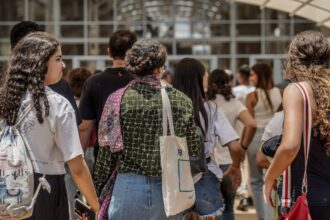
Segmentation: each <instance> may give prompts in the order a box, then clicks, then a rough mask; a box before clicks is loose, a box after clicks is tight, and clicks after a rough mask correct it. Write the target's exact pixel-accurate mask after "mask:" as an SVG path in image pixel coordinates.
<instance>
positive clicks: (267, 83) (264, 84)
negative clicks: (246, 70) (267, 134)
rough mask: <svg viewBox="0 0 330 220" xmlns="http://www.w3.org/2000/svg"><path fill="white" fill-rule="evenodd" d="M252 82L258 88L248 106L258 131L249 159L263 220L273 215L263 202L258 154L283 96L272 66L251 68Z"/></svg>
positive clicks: (258, 207)
mask: <svg viewBox="0 0 330 220" xmlns="http://www.w3.org/2000/svg"><path fill="white" fill-rule="evenodd" d="M250 81H251V82H252V84H253V85H254V86H255V87H256V90H255V91H254V92H251V93H249V94H248V95H247V97H246V106H247V108H248V110H249V111H250V113H251V114H252V116H253V117H254V118H255V120H256V123H257V131H256V133H255V135H254V138H253V141H252V143H251V144H250V146H249V148H248V150H247V157H248V163H249V170H250V185H251V189H252V196H253V200H254V204H255V207H256V211H257V215H258V219H260V220H261V219H268V218H270V217H271V216H270V215H271V214H267V213H266V212H268V211H269V212H270V211H271V210H270V209H268V208H267V207H266V204H265V202H264V200H263V196H262V186H263V183H264V179H263V170H262V168H259V167H258V166H257V164H256V154H257V152H258V150H259V147H260V145H261V136H262V133H263V130H264V128H265V126H266V125H267V123H268V122H269V120H270V119H271V118H272V117H273V116H274V114H275V112H276V110H277V109H278V107H279V106H280V104H281V103H282V96H281V92H280V90H279V89H278V88H277V87H274V83H273V73H272V70H271V68H270V66H269V65H268V64H266V63H257V64H255V65H253V66H252V67H251V71H250Z"/></svg>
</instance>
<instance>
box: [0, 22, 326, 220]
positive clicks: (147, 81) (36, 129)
mask: <svg viewBox="0 0 330 220" xmlns="http://www.w3.org/2000/svg"><path fill="white" fill-rule="evenodd" d="M10 40H11V46H12V54H11V56H10V58H9V60H8V63H7V66H6V69H5V70H4V72H3V74H2V75H3V79H2V80H1V81H2V83H1V88H0V128H1V129H3V128H4V127H5V126H19V130H20V132H21V135H22V136H23V139H24V142H25V145H26V148H27V151H28V155H29V158H30V159H31V161H32V165H33V170H34V179H35V181H34V185H35V188H37V185H38V183H39V181H40V178H41V177H42V176H43V175H45V179H46V181H47V182H48V184H49V185H50V188H51V191H50V192H48V191H47V190H41V191H40V193H39V194H38V196H37V198H36V202H35V204H34V209H33V210H34V211H33V214H32V216H31V217H29V218H28V219H31V220H32V219H34V220H44V219H48V220H52V219H54V220H59V219H61V220H66V219H68V220H69V219H71V220H73V219H77V218H78V217H77V216H76V215H75V203H74V201H75V198H82V197H83V198H84V200H85V201H86V203H87V204H88V206H89V207H90V209H91V210H92V211H93V212H94V213H95V214H96V216H97V218H98V219H111V220H112V219H113V220H126V219H134V220H135V219H136V220H165V219H171V220H181V219H183V220H189V219H221V220H234V219H235V206H234V202H235V198H240V199H242V200H241V203H240V204H239V207H238V208H239V209H240V210H244V207H243V206H244V201H247V200H248V198H252V199H251V200H252V201H253V204H254V206H255V208H256V213H257V219H258V220H271V219H276V218H277V216H284V215H286V214H287V212H288V210H286V212H285V213H283V210H284V209H282V208H281V207H282V206H283V204H281V199H280V197H281V194H282V193H283V192H282V191H281V190H280V187H279V186H280V185H281V184H283V183H282V182H283V181H282V178H281V174H282V173H283V171H284V170H286V169H287V168H288V167H289V166H290V167H291V170H292V172H291V176H292V177H291V188H292V190H291V201H290V202H291V203H290V205H289V208H290V207H292V206H294V205H295V202H296V200H297V198H298V197H299V196H300V195H301V194H302V193H303V192H307V201H308V207H309V212H310V216H311V219H313V220H319V219H330V211H329V210H330V174H329V173H328V172H327V167H329V166H330V100H329V97H330V69H329V68H330V43H329V42H328V40H327V39H326V37H325V36H324V35H323V34H322V33H320V32H316V31H305V32H302V33H299V34H298V35H297V36H296V37H295V38H294V39H293V40H292V42H291V44H290V46H289V48H288V54H287V60H286V64H285V66H284V67H283V77H284V78H285V79H286V80H285V81H284V82H285V85H286V88H285V89H284V87H283V86H275V85H274V82H273V73H272V69H271V67H270V66H269V65H268V64H266V63H257V64H255V65H253V66H251V67H249V66H248V65H243V66H242V67H241V68H239V71H238V73H237V74H236V77H233V76H232V74H230V72H229V71H228V70H226V69H225V67H219V68H218V69H215V70H208V69H206V67H205V66H204V64H203V63H202V62H201V61H199V60H197V59H195V58H192V57H187V58H184V59H182V60H180V61H179V62H178V63H177V64H176V65H175V69H174V71H173V72H171V71H169V70H168V69H166V67H165V63H166V62H167V51H166V48H165V46H164V45H162V44H161V43H159V42H158V41H156V40H153V39H137V37H136V36H135V34H134V33H132V32H131V31H129V30H118V31H115V32H114V33H112V34H111V36H110V38H109V47H108V51H107V54H108V56H109V59H111V60H112V66H111V67H109V68H106V69H105V70H102V71H98V72H95V73H94V72H92V71H91V70H89V69H86V68H83V67H80V68H76V69H73V70H71V71H69V74H68V76H67V79H68V82H67V81H66V80H65V79H64V77H63V70H64V68H65V64H64V62H63V60H62V52H61V45H60V42H58V41H57V40H56V39H55V38H54V37H53V36H51V35H50V34H48V33H46V32H44V31H43V30H42V29H41V28H40V26H39V25H38V24H36V23H34V22H30V21H23V22H20V23H18V24H16V25H15V26H14V27H13V28H12V30H11V33H10ZM221 68H223V69H221ZM234 79H236V81H237V82H235V83H233V80H234ZM234 84H238V85H234ZM299 85H302V86H303V87H304V88H306V91H307V96H308V97H309V99H310V103H311V111H312V125H311V127H312V132H311V135H310V139H311V149H310V152H309V158H308V163H307V162H306V164H307V166H306V167H305V166H304V161H305V159H304V155H306V154H304V151H303V147H302V146H303V141H302V137H303V127H304V124H305V121H306V120H307V119H306V120H305V119H304V112H305V109H304V105H303V103H304V99H303V96H302V94H301V92H300V90H299V88H298V87H299ZM163 89H164V91H165V93H166V94H167V96H168V99H169V103H170V106H171V117H172V118H171V120H173V125H172V126H173V128H171V125H169V128H170V129H169V130H171V133H169V134H170V135H172V133H175V135H176V136H178V137H182V138H184V140H185V141H186V143H187V146H188V152H189V156H190V158H195V159H194V160H196V158H197V159H198V162H199V163H200V164H202V165H201V169H200V170H198V172H194V171H193V169H192V172H191V177H192V179H193V184H194V189H193V192H194V204H193V205H192V206H191V207H190V208H188V209H185V210H180V212H179V213H176V214H173V215H169V214H168V212H167V211H166V210H165V208H164V205H165V204H164V200H166V199H168V198H164V185H163V184H164V181H163V178H162V172H164V167H163V164H164V160H166V158H163V157H162V152H161V148H160V142H161V140H160V137H161V136H162V135H163V131H164V129H165V128H164V124H163V120H167V119H166V118H165V119H164V115H163V111H165V108H164V101H163V100H164V97H163V94H162V92H161V91H162V90H163ZM29 106H31V111H29V112H28V113H27V114H26V115H25V117H24V118H23V120H22V122H20V123H19V125H17V123H18V118H20V117H21V115H22V112H23V111H24V109H26V108H27V107H29ZM78 106H79V107H78ZM169 120H170V119H169ZM166 130H167V128H166ZM280 134H283V135H282V139H281V140H282V142H281V143H280V144H279V147H278V149H277V150H276V154H275V156H274V158H269V157H266V156H265V155H264V154H263V153H262V151H261V147H262V145H263V143H264V142H265V141H267V140H268V139H270V138H271V137H273V136H275V135H280ZM180 153H181V152H180V150H179V151H178V154H180ZM188 162H189V160H188ZM190 163H191V166H192V159H191V160H190ZM179 167H180V166H179ZM305 169H306V173H307V177H306V180H307V182H308V185H307V184H306V189H304V187H302V183H303V179H305V178H303V176H304V170H305ZM6 175H7V174H6V173H5V172H0V176H1V180H2V179H5V178H6ZM173 181H177V180H173ZM179 181H180V184H181V185H184V184H185V182H184V181H185V180H181V179H180V180H179ZM281 181H282V182H281ZM181 185H180V186H181ZM304 186H305V185H304ZM174 190H179V189H174ZM180 190H181V188H180ZM77 191H79V192H80V194H79V193H77ZM181 191H182V190H181ZM181 191H180V192H181ZM274 192H275V193H274ZM274 194H275V197H277V198H275V200H277V201H279V202H277V203H274ZM0 195H1V196H2V194H0ZM1 201H2V204H5V198H1ZM245 205H246V204H245ZM6 208H7V207H6V206H1V204H0V218H1V214H2V213H4V212H5V211H6ZM80 219H88V217H87V216H82V217H80Z"/></svg>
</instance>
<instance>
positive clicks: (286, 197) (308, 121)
mask: <svg viewBox="0 0 330 220" xmlns="http://www.w3.org/2000/svg"><path fill="white" fill-rule="evenodd" d="M294 85H295V86H297V88H298V89H299V91H300V92H301V94H302V96H303V99H304V110H303V111H304V125H303V145H304V158H305V160H304V164H305V167H304V177H303V182H302V192H303V193H307V164H308V156H309V149H310V136H311V127H312V110H311V104H310V98H309V96H308V92H307V89H306V88H305V86H304V85H303V84H302V83H294ZM281 200H282V209H288V208H290V207H291V167H290V166H289V167H288V168H287V169H286V170H285V171H284V173H283V185H282V199H281Z"/></svg>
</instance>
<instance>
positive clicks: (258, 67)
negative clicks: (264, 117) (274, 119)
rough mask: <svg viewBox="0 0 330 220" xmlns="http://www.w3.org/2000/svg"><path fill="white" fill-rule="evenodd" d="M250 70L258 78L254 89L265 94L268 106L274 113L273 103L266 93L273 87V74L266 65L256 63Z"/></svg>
mask: <svg viewBox="0 0 330 220" xmlns="http://www.w3.org/2000/svg"><path fill="white" fill-rule="evenodd" d="M251 70H253V72H255V74H256V75H257V77H258V82H257V85H256V87H257V88H260V89H261V90H262V91H263V92H264V93H265V95H266V99H267V103H268V106H269V107H270V109H271V110H272V111H274V107H273V103H272V100H271V99H270V97H269V92H268V90H269V89H271V88H273V87H274V81H273V72H272V70H271V68H270V66H269V65H268V64H266V63H257V64H254V65H253V66H252V67H251ZM264 104H265V103H264Z"/></svg>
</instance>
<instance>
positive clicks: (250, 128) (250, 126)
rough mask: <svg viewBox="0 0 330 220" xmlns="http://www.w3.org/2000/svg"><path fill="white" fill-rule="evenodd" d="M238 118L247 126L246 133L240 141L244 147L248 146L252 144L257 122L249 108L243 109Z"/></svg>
mask: <svg viewBox="0 0 330 220" xmlns="http://www.w3.org/2000/svg"><path fill="white" fill-rule="evenodd" d="M238 118H239V120H240V121H241V122H242V123H243V124H244V126H245V129H244V134H243V135H242V138H241V141H240V142H241V144H242V146H244V148H247V147H248V146H249V145H250V143H251V141H252V139H253V137H254V134H255V132H256V130H257V124H256V121H255V120H254V118H253V117H252V115H251V114H250V112H249V111H248V110H244V111H242V112H241V113H240V114H239V116H238Z"/></svg>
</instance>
